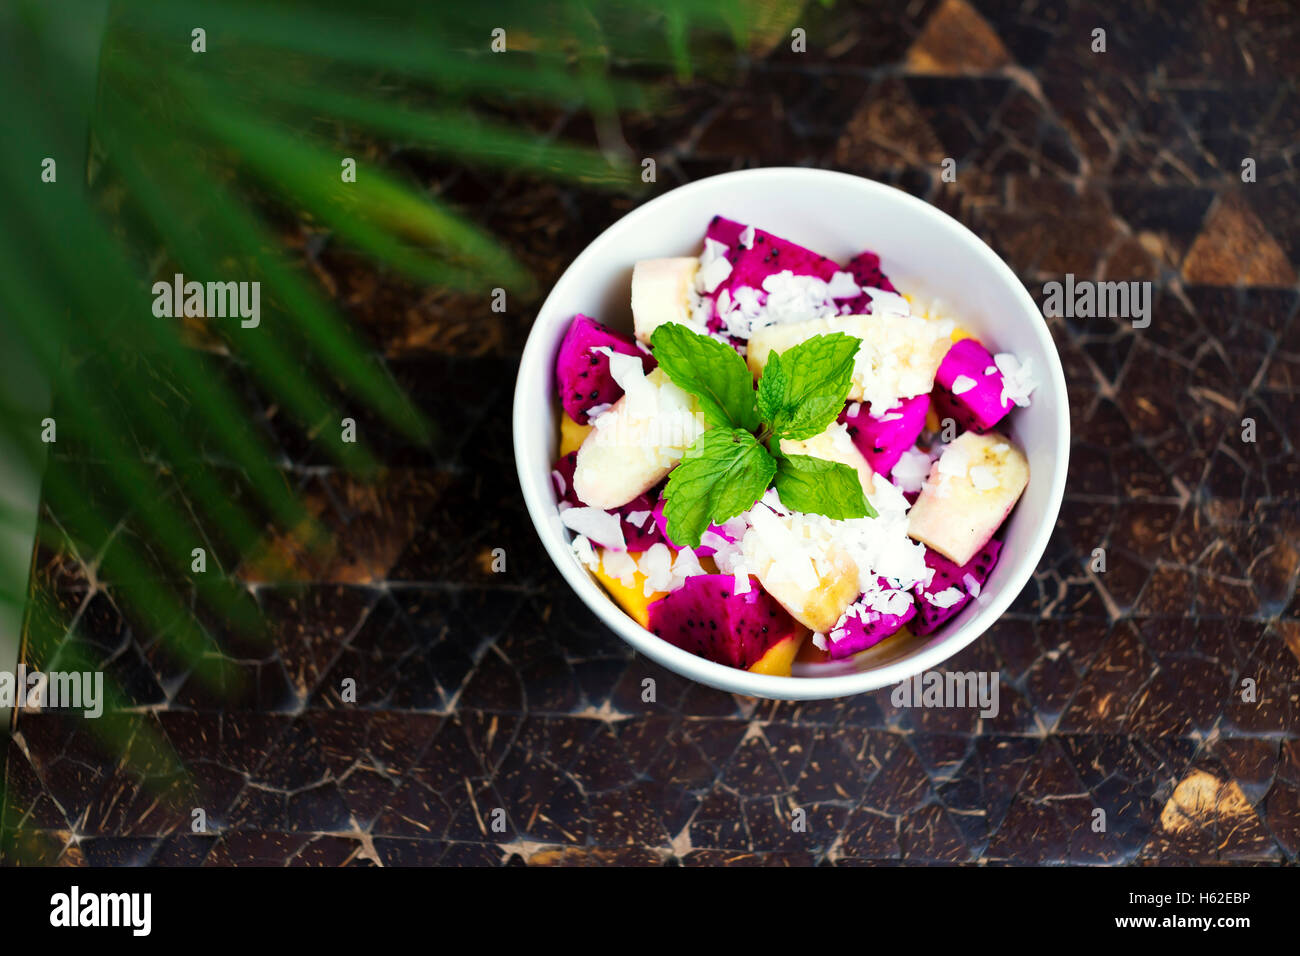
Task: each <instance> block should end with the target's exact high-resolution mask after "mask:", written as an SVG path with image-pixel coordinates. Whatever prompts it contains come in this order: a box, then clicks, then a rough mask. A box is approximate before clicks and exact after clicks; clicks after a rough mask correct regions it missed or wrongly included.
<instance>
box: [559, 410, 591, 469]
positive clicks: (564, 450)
mask: <svg viewBox="0 0 1300 956" xmlns="http://www.w3.org/2000/svg"><path fill="white" fill-rule="evenodd" d="M592 427H593V426H591V425H579V424H578V423H577V422H575V421H574V420H573V419H572V418H570V417H569V416H568V415H567V414H565V413H564V412H560V457H561V458H563V457H564V456H565V455H567V454H568V453H569V452H571V451H577V450H578V448H579V447H580V446H581V445H582V443H583V441H584V440H585V439H586V437H587V433H588V432H590V431H591V429H592Z"/></svg>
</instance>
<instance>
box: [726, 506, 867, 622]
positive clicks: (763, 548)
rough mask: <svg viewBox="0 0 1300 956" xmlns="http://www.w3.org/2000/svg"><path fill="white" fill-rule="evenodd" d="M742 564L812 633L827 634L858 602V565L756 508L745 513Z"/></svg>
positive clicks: (788, 520)
mask: <svg viewBox="0 0 1300 956" xmlns="http://www.w3.org/2000/svg"><path fill="white" fill-rule="evenodd" d="M749 518H750V524H751V526H752V528H753V531H752V532H751V533H748V534H746V535H745V537H744V543H743V549H744V550H743V560H744V566H745V568H746V569H747V570H749V571H750V572H752V573H753V574H754V575H755V576H756V577H757V578H758V580H759V582H760V583H761V584H762V585H763V589H764V590H765V591H767V593H768V594H770V595H772V597H774V598H776V600H777V601H778V602H779V603H780V604H781V606H782V607H784V608H785V609H786V610H787V611H789V612H790V615H791V616H792V617H793V618H794V619H795V620H796V621H798V622H799V623H800V624H803V625H804V626H805V627H810V628H812V629H813V630H814V631H818V632H820V633H823V634H824V633H826V632H827V631H829V630H830V629H831V628H833V627H834V626H835V624H836V622H837V621H839V619H840V616H841V615H842V614H843V613H844V611H845V610H846V609H847V608H848V606H849V605H850V604H852V603H853V602H854V600H856V599H857V596H858V593H859V590H860V589H859V587H858V566H857V564H856V563H855V562H854V560H853V558H852V557H850V556H849V554H848V552H847V551H845V550H843V549H842V548H838V547H836V546H835V545H834V544H832V543H831V542H830V541H829V540H827V539H826V538H825V537H824V536H822V535H820V534H819V533H818V532H817V531H816V529H815V528H813V527H812V526H811V525H809V524H807V523H803V522H798V521H797V519H796V518H794V517H792V516H786V517H782V516H780V515H777V514H775V513H774V512H772V511H769V510H768V509H767V508H764V507H762V506H761V505H760V506H759V507H757V508H755V509H753V511H751V512H750V513H749Z"/></svg>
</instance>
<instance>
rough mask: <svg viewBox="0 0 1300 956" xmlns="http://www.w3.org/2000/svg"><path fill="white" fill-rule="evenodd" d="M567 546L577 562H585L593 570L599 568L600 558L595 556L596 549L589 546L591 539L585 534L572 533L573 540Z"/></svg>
mask: <svg viewBox="0 0 1300 956" xmlns="http://www.w3.org/2000/svg"><path fill="white" fill-rule="evenodd" d="M569 547H570V548H571V549H572V551H573V556H574V557H575V558H577V559H578V563H579V564H585V565H586V566H587V567H589V568H590V569H591V570H593V571H596V570H598V569H599V568H600V558H598V557H596V549H595V548H593V547H592V546H591V541H590V540H589V539H588V538H587V536H586V535H582V534H579V535H574V537H573V542H572V544H570V545H569Z"/></svg>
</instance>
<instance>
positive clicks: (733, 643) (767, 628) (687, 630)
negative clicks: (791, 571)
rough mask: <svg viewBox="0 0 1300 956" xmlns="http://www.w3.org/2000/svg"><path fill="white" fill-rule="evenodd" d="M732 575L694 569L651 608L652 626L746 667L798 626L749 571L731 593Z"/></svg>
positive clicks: (700, 651)
mask: <svg viewBox="0 0 1300 956" xmlns="http://www.w3.org/2000/svg"><path fill="white" fill-rule="evenodd" d="M735 586H736V579H735V578H734V577H733V576H732V575H730V574H697V575H694V576H692V577H689V578H687V579H686V583H685V584H683V585H682V586H681V587H680V588H678V589H677V590H676V591H671V592H669V593H668V595H667V596H666V597H662V598H660V599H659V600H658V601H655V602H654V603H653V604H651V605H650V607H649V615H650V631H651V633H653V634H655V635H657V636H659V637H661V638H663V639H664V640H665V641H667V642H668V643H670V644H673V645H676V646H677V647H680V648H681V649H682V650H685V651H690V652H691V653H692V654H697V655H699V656H700V657H703V658H706V659H708V660H711V661H716V662H717V663H719V664H726V665H728V666H729V667H739V668H743V669H748V668H750V667H752V666H753V665H754V664H756V663H757V662H758V661H759V659H760V658H762V656H763V655H764V654H766V653H767V652H768V650H769V649H770V648H771V647H772V646H773V645H775V644H778V643H780V642H781V641H783V640H785V639H786V638H788V637H792V636H793V635H794V634H796V633H797V632H798V631H799V625H798V623H796V621H795V619H794V618H792V617H791V616H790V614H789V612H788V611H786V609H785V608H783V607H781V605H779V604H777V603H776V600H775V599H774V598H773V597H772V596H771V595H770V594H768V593H767V592H766V591H764V590H763V589H762V588H761V587H760V586H759V583H758V579H757V578H755V577H753V576H752V575H751V576H750V579H749V592H748V593H747V594H734V593H733V591H734V590H735Z"/></svg>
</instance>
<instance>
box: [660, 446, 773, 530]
mask: <svg viewBox="0 0 1300 956" xmlns="http://www.w3.org/2000/svg"><path fill="white" fill-rule="evenodd" d="M775 473H776V462H774V461H773V460H772V456H771V455H769V454H768V453H767V452H766V451H765V450H764V449H763V446H762V445H760V444H759V443H758V440H757V439H756V438H755V437H754V436H753V435H752V434H750V433H749V432H747V431H744V430H743V429H739V428H732V429H727V428H711V429H709V430H708V431H706V432H705V433H704V434H702V435H700V437H699V438H697V439H695V442H694V443H693V444H692V445H691V447H690V448H688V449H687V450H686V454H685V456H684V457H683V458H682V460H681V463H680V464H679V465H678V466H677V467H676V468H674V469H673V471H672V474H671V475H669V476H668V485H667V487H666V488H664V499H665V500H664V518H665V519H666V521H667V524H668V537H670V538H671V539H672V540H673V541H675V542H677V543H678V544H690V546H691V547H695V546H696V545H698V544H699V543H700V537H701V536H702V535H703V534H704V532H705V530H707V529H708V527H709V525H711V524H721V523H722V522H723V521H726V520H727V519H728V518H734V517H735V516H736V515H738V514H741V513H742V512H745V511H748V510H749V509H750V508H752V507H753V506H754V502H755V501H757V500H758V499H759V498H761V497H762V496H763V492H764V491H766V490H767V486H768V485H769V484H771V482H772V476H773V474H775Z"/></svg>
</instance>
